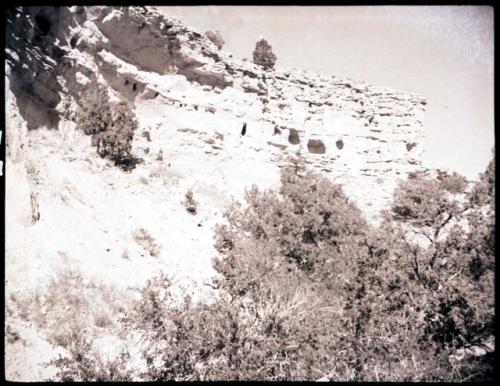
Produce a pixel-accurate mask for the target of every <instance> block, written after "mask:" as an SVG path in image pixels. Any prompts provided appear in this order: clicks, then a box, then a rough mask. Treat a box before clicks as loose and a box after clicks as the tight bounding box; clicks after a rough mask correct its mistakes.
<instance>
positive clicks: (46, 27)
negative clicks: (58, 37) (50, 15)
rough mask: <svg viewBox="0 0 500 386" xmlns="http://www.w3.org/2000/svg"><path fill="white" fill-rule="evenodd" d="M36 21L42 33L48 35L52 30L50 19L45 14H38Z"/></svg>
mask: <svg viewBox="0 0 500 386" xmlns="http://www.w3.org/2000/svg"><path fill="white" fill-rule="evenodd" d="M35 22H36V25H37V27H38V29H39V30H40V32H41V33H42V35H47V34H48V33H49V31H50V21H49V20H48V19H47V18H46V17H45V16H43V15H36V16H35Z"/></svg>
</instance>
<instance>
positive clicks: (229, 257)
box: [66, 164, 494, 381]
mask: <svg viewBox="0 0 500 386" xmlns="http://www.w3.org/2000/svg"><path fill="white" fill-rule="evenodd" d="M298 166H299V165H297V164H295V165H294V164H292V165H291V167H288V168H285V169H284V170H283V172H282V176H281V182H282V184H281V188H280V190H279V191H278V192H273V191H265V192H261V191H259V190H258V189H257V188H256V187H253V188H252V189H250V190H249V191H248V192H247V194H246V205H242V204H238V203H234V204H233V205H231V206H230V207H229V208H228V210H227V211H226V214H225V216H226V223H225V224H222V225H219V226H218V228H217V230H216V248H217V249H218V251H219V252H220V254H221V257H220V258H217V259H215V260H214V266H215V268H216V270H217V271H218V272H219V274H220V276H219V277H218V278H217V279H216V280H215V283H214V284H215V286H216V287H217V288H218V289H219V291H218V293H217V296H216V297H215V298H214V299H213V301H212V302H208V303H193V302H192V301H191V299H190V298H189V297H185V298H184V299H181V300H179V299H178V298H176V297H175V296H174V295H173V293H172V291H171V282H170V280H168V278H166V277H164V276H160V277H159V278H157V279H155V280H152V281H150V282H149V283H148V285H147V286H146V288H145V289H144V290H143V291H142V298H141V299H140V300H138V301H137V302H136V303H135V305H134V306H133V309H132V311H131V312H130V313H129V315H128V316H127V318H126V319H125V320H124V321H123V326H124V327H125V329H126V333H127V334H139V336H140V339H139V341H140V342H141V343H140V345H141V346H140V348H141V352H142V359H143V360H144V361H145V363H146V371H145V372H144V373H142V374H140V378H141V379H142V380H146V381H165V380H314V379H319V378H326V379H331V380H336V381H353V380H354V381H358V380H363V381H460V380H488V379H491V377H492V373H493V362H492V355H490V354H488V355H484V356H481V357H474V356H473V355H471V354H468V355H466V356H465V357H464V358H463V359H462V360H457V359H454V358H455V354H457V353H458V352H459V350H461V349H468V348H471V347H474V346H479V345H481V344H483V343H484V341H485V340H486V339H487V338H490V337H491V336H492V335H493V326H494V300H493V293H494V292H493V291H494V287H493V285H494V243H493V244H492V240H491V237H492V235H493V233H492V232H494V219H493V218H492V217H491V216H492V211H491V206H492V205H493V204H492V202H491V199H490V198H488V197H490V194H491V192H492V191H494V189H493V188H492V186H491V184H494V176H492V173H491V172H488V173H486V174H485V175H483V176H482V178H481V181H479V182H478V183H477V184H476V186H475V188H474V189H473V190H472V192H473V193H470V194H469V193H467V192H466V190H465V184H463V179H462V178H460V177H459V176H455V175H452V176H449V175H446V176H445V175H441V176H440V178H439V179H437V180H431V179H428V178H426V177H424V176H422V175H416V176H415V178H414V179H412V180H411V182H403V183H402V184H401V185H400V186H399V188H398V189H397V191H396V194H395V197H394V203H393V205H392V210H391V211H390V212H389V213H388V214H387V215H386V217H385V220H384V221H383V222H382V223H381V224H380V225H378V226H377V227H375V226H371V225H369V224H368V223H367V222H366V221H365V220H364V219H363V217H362V216H361V213H360V211H359V210H358V209H357V208H356V207H355V206H354V205H353V204H352V203H350V202H349V200H348V199H347V197H346V196H345V195H344V194H343V192H342V189H341V188H340V186H338V185H335V184H333V183H332V182H330V181H329V180H327V179H326V178H324V177H321V176H318V175H316V174H314V173H310V172H302V170H301V168H300V167H298ZM490 169H492V168H489V169H488V170H490ZM493 174H494V173H493ZM488 192H489V193H488ZM464 195H465V196H466V197H465V198H466V199H465V200H464V197H463V196H464ZM405 207H407V208H408V210H401V208H405ZM488 207H490V210H488ZM450 214H451V215H452V217H453V218H454V219H455V218H456V220H457V221H458V220H463V219H468V221H469V223H470V224H472V225H474V226H473V227H471V228H470V229H469V230H466V229H464V228H462V227H459V226H458V224H459V222H457V223H455V224H454V225H453V224H452V225H453V226H451V228H450V229H448V228H446V227H445V225H446V224H448V223H451V220H447V219H448V218H449V216H450ZM444 223H446V224H444ZM443 224H444V225H443ZM479 224H485V225H483V226H479ZM403 225H404V226H403ZM444 228H446V229H444ZM429 231H431V233H430V234H429ZM436 231H437V234H436ZM411 232H413V233H418V232H426V234H427V235H428V236H429V239H430V240H429V243H428V244H427V245H426V246H423V245H419V244H418V243H416V242H415V241H412V240H410V239H409V237H408V235H409V233H411ZM478 259H479V260H480V262H477V261H478ZM432 260H434V264H433V265H432V267H431V266H430V265H429V262H430V261H432ZM445 260H446V262H444V261H445ZM471 261H475V262H476V263H471ZM474 264H475V265H474ZM471 267H472V268H473V269H472V268H471ZM69 365H70V364H68V363H67V364H66V366H69ZM109 366H111V367H112V368H117V367H119V366H118V365H117V364H110V365H109ZM120 366H121V365H120ZM120 368H124V367H123V366H122V367H120ZM107 374H108V376H111V375H110V373H109V372H108V373H107ZM113 374H115V373H113ZM123 374H124V377H125V378H126V377H127V376H128V375H127V373H126V372H124V373H123ZM110 379H111V378H110ZM115 379H116V378H115Z"/></svg>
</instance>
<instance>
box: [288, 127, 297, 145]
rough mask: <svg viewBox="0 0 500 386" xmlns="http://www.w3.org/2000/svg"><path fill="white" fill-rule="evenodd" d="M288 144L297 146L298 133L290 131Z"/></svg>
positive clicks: (293, 130)
mask: <svg viewBox="0 0 500 386" xmlns="http://www.w3.org/2000/svg"><path fill="white" fill-rule="evenodd" d="M288 142H290V143H291V144H292V145H298V144H299V143H300V137H299V133H298V132H297V130H295V129H290V131H289V132H288Z"/></svg>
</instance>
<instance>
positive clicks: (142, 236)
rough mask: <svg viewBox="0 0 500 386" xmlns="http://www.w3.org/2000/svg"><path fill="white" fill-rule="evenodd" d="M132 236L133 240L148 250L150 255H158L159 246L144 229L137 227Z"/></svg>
mask: <svg viewBox="0 0 500 386" xmlns="http://www.w3.org/2000/svg"><path fill="white" fill-rule="evenodd" d="M133 237H134V240H135V242H136V243H137V244H139V245H140V246H141V247H143V248H144V249H145V250H146V251H148V253H149V254H150V255H151V256H152V257H158V256H159V255H160V246H159V245H158V244H157V243H156V241H155V239H154V238H153V236H151V235H150V234H149V232H148V231H147V230H146V229H144V228H139V229H137V230H136V231H135V232H134V234H133Z"/></svg>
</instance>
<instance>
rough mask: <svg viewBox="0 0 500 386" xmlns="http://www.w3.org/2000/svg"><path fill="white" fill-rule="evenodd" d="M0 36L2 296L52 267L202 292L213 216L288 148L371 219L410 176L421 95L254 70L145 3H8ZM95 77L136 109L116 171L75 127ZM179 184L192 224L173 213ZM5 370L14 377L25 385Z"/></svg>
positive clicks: (268, 178) (122, 283) (261, 180)
mask: <svg viewBox="0 0 500 386" xmlns="http://www.w3.org/2000/svg"><path fill="white" fill-rule="evenodd" d="M6 42H7V48H6V77H7V79H6V99H7V104H6V106H7V107H6V109H7V120H6V123H7V125H6V132H7V135H6V143H7V159H6V164H7V165H6V185H7V189H6V192H7V202H8V203H9V205H8V206H7V213H6V225H7V234H6V278H7V281H6V283H7V285H6V292H7V296H13V295H19V294H21V293H22V292H23V291H24V290H26V289H30V288H36V287H37V286H38V285H41V284H42V283H45V282H47V280H48V278H49V277H51V275H53V274H54V273H55V272H58V270H60V269H66V268H71V269H73V268H77V269H78V270H79V271H81V272H82V274H83V275H84V276H85V277H89V278H92V279H95V280H101V281H104V282H107V283H113V285H116V286H119V287H122V288H128V287H135V286H140V285H142V284H143V283H144V282H145V280H146V279H147V278H149V277H151V276H153V275H154V274H156V273H158V271H160V270H161V271H165V272H167V273H168V274H170V275H172V276H174V277H175V279H176V283H177V284H178V285H179V288H189V289H190V290H194V289H196V288H201V289H206V286H203V283H204V282H205V281H206V280H207V279H208V278H209V277H211V275H213V270H212V268H211V258H212V257H214V256H215V255H216V251H215V249H214V247H213V226H214V225H215V224H216V223H218V222H220V221H221V214H222V211H223V209H224V207H225V206H226V205H227V203H228V202H230V200H231V199H232V198H236V199H241V198H242V195H243V193H244V190H245V188H247V187H249V186H250V185H252V184H257V185H258V186H260V187H263V188H267V187H275V186H277V184H278V180H279V179H278V176H279V169H280V167H281V166H283V164H284V163H286V162H287V159H288V156H289V155H294V154H296V153H297V152H299V151H300V153H301V154H302V155H303V156H304V157H305V162H306V163H307V164H308V165H309V166H310V167H311V168H314V169H316V170H317V171H319V172H321V173H324V174H326V175H328V176H329V177H330V178H332V179H334V180H335V181H336V182H340V183H342V184H343V185H344V188H345V190H346V192H347V193H348V195H349V196H350V197H351V198H352V199H353V200H354V201H356V202H357V204H358V205H359V206H360V207H361V208H362V209H363V210H364V212H365V213H366V216H367V217H368V218H369V219H371V220H373V221H376V220H377V218H378V212H379V210H380V209H382V208H383V207H384V206H385V205H386V204H387V200H388V199H389V198H390V196H391V194H392V190H393V188H394V186H395V184H396V182H397V180H398V179H400V178H406V175H407V174H408V173H409V172H413V171H416V170H420V169H422V168H423V165H422V159H421V155H422V152H423V148H424V143H423V130H422V121H423V113H424V109H425V104H426V102H425V100H423V99H422V98H421V97H419V96H417V95H412V94H407V93H403V92H399V91H396V90H392V89H389V88H384V87H378V86H373V85H370V84H366V83H363V82H359V81H353V80H347V79H341V78H337V77H333V76H331V77H326V76H319V75H315V74H310V73H306V72H300V71H295V70H293V71H292V70H290V71H285V70H281V69H279V68H277V69H276V70H272V71H264V70H263V69H262V68H260V67H258V66H256V65H254V64H252V63H248V62H244V61H240V60H238V59H236V58H233V57H232V56H231V54H230V53H229V52H226V51H225V50H224V49H222V50H220V49H219V48H218V47H216V46H215V45H214V43H213V42H212V41H211V40H209V39H208V38H207V37H206V36H205V34H204V33H202V32H201V31H196V30H194V29H193V28H191V27H188V26H187V25H185V24H184V23H182V22H181V21H180V20H178V19H176V18H173V17H166V16H163V15H162V14H160V13H158V12H157V11H155V10H154V9H149V8H148V9H146V8H144V7H130V8H121V7H79V6H74V7H17V8H11V9H9V11H8V15H7V36H6ZM278 65H279V58H278ZM95 82H98V83H100V84H102V85H104V86H105V87H106V89H107V91H108V93H109V95H110V97H111V98H112V99H113V100H115V101H118V100H122V101H126V102H127V103H129V106H130V109H131V110H133V111H134V112H135V114H136V115H137V119H138V121H139V129H138V131H137V132H136V133H135V136H134V142H133V150H132V151H133V153H134V154H135V155H137V156H138V157H141V158H143V159H144V162H143V163H141V164H140V165H138V167H137V168H136V169H134V170H133V171H131V172H124V171H122V170H120V169H118V168H115V167H113V165H112V164H111V163H109V161H107V160H105V159H101V158H100V157H99V156H98V155H97V154H96V151H95V148H94V147H92V146H91V143H90V137H88V136H85V135H84V134H83V133H82V132H81V131H79V130H78V129H77V128H76V127H75V123H74V117H75V111H76V109H77V106H78V103H79V101H80V98H81V96H82V94H83V93H84V92H85V91H86V90H87V89H88V88H89V87H92V85H93V84H95ZM243 127H245V130H242V129H243ZM188 189H192V190H193V192H194V197H195V199H196V201H197V202H198V210H197V214H196V215H191V214H189V213H187V212H186V210H185V208H184V207H183V206H182V204H181V201H182V200H183V198H184V195H185V193H186V191H188ZM10 203H12V205H10ZM138 232H139V233H140V234H142V233H141V232H146V233H147V234H148V235H149V237H150V238H151V239H152V240H155V243H156V244H155V245H156V247H155V248H156V249H155V253H154V254H152V253H150V252H151V251H149V250H148V246H147V245H146V244H144V243H142V242H139V241H138V238H137V234H138ZM199 292H200V293H201V291H199ZM33 347H34V348H33V350H35V351H36V350H37V349H38V350H42V351H43V350H45V351H44V352H46V350H48V349H47V348H40V347H39V346H36V345H35V346H33ZM37 347H38V348H37ZM22 350H24V351H14V353H13V354H11V355H12V356H13V357H15V356H16V355H17V356H18V358H20V356H23V355H28V354H26V353H25V350H26V349H25V348H23V349H22ZM38 357H40V358H42V357H43V356H40V355H39V356H38ZM38 357H37V358H38ZM40 360H42V359H40ZM9 363H11V364H12V366H11V368H8V369H7V370H8V371H7V372H8V373H9V371H10V374H11V375H12V376H13V377H14V378H15V379H16V380H33V378H32V377H33V374H34V373H33V372H31V373H29V374H28V375H26V372H24V373H23V371H22V370H21V369H19V368H16V367H15V366H16V365H15V364H16V363H17V362H16V360H12V361H11V362H9ZM38 380H39V379H38Z"/></svg>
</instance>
